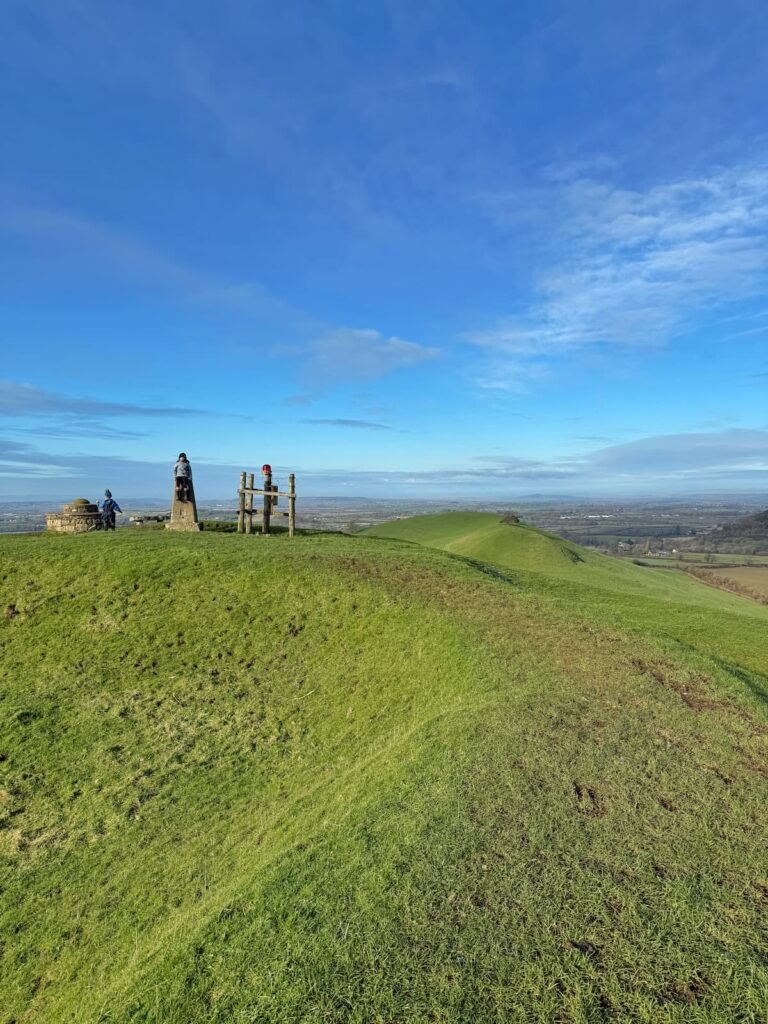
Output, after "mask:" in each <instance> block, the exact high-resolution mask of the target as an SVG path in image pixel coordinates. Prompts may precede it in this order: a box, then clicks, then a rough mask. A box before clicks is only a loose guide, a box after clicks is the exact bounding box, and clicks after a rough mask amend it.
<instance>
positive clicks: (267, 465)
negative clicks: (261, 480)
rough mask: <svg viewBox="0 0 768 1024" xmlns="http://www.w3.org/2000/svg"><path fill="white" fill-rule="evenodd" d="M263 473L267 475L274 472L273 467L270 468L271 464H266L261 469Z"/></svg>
mask: <svg viewBox="0 0 768 1024" xmlns="http://www.w3.org/2000/svg"><path fill="white" fill-rule="evenodd" d="M261 472H262V473H265V474H266V473H271V472H272V467H271V466H270V464H269V463H268V462H265V463H264V465H263V466H262V467H261Z"/></svg>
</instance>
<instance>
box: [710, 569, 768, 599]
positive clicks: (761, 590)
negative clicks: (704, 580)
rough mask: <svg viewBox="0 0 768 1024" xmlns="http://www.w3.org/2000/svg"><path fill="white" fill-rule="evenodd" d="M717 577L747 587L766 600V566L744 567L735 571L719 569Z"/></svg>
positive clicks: (767, 590)
mask: <svg viewBox="0 0 768 1024" xmlns="http://www.w3.org/2000/svg"><path fill="white" fill-rule="evenodd" d="M717 575H718V576H719V577H721V578H724V579H728V580H735V582H736V583H739V584H740V585H741V586H744V587H749V589H750V590H753V591H754V592H755V593H756V594H761V595H762V596H763V597H766V598H768V566H760V565H745V566H738V567H737V568H735V569H729V568H726V567H723V568H719V567H718V570H717Z"/></svg>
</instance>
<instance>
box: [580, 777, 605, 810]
mask: <svg viewBox="0 0 768 1024" xmlns="http://www.w3.org/2000/svg"><path fill="white" fill-rule="evenodd" d="M573 795H574V796H575V797H576V808H577V810H578V812H579V814H584V815H586V816H587V817H588V818H602V817H603V815H604V814H605V807H604V806H603V801H602V800H601V798H600V796H599V794H598V793H597V792H596V790H594V789H593V788H592V787H591V786H582V785H581V783H579V782H574V783H573Z"/></svg>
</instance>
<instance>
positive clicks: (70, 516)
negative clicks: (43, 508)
mask: <svg viewBox="0 0 768 1024" xmlns="http://www.w3.org/2000/svg"><path fill="white" fill-rule="evenodd" d="M45 521H46V524H47V528H48V529H49V530H51V531H52V532H53V533H90V532H91V530H100V529H101V526H102V523H101V513H100V512H99V506H98V505H95V504H93V502H90V501H88V499H87V498H75V500H74V501H70V503H69V504H68V505H64V507H63V508H62V510H61V512H49V513H48V514H47V515H46V517H45Z"/></svg>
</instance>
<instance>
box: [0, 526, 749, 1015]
mask: <svg viewBox="0 0 768 1024" xmlns="http://www.w3.org/2000/svg"><path fill="white" fill-rule="evenodd" d="M429 518H430V519H431V520H432V521H431V522H430V523H427V522H426V519H424V520H420V521H414V522H412V523H411V524H410V527H409V526H408V524H407V523H398V524H394V525H393V526H391V527H389V528H388V529H391V530H398V531H402V530H411V531H412V530H413V529H414V528H415V529H416V530H418V531H422V537H421V538H420V539H422V541H423V542H424V543H426V544H434V547H444V548H446V549H447V551H440V550H434V549H430V547H428V546H420V545H416V544H403V543H399V542H398V541H397V540H386V539H385V540H382V539H376V538H365V537H354V538H346V537H341V536H314V537H300V538H296V539H295V540H293V541H288V540H287V539H285V538H277V537H276V538H272V539H266V538H259V537H252V538H247V537H241V536H228V535H216V534H213V533H203V534H200V535H195V536H185V535H183V534H169V533H166V532H163V533H155V532H151V531H150V532H147V533H139V532H138V531H137V532H136V533H130V532H128V531H125V532H124V533H122V534H121V533H119V532H118V533H117V534H116V535H115V534H113V535H92V536H82V537H64V536H62V537H59V536H36V537H6V538H0V616H2V617H1V618H0V651H1V652H2V659H1V661H0V771H2V776H3V781H2V782H0V787H2V790H1V791H0V856H2V875H1V877H0V892H1V894H2V895H1V896H0V901H1V902H0V938H1V939H2V945H1V946H0V1022H2V1024H10V1022H11V1021H21V1020H24V1021H25V1022H27V1021H30V1022H43V1021H45V1022H56V1024H64V1022H75V1021H77V1022H89V1024H90V1022H96V1021H102V1022H109V1024H118V1022H119V1024H128V1022H129V1021H130V1022H133V1024H136V1022H153V1024H191V1022H222V1024H223V1022H225V1021H226V1022H231V1021H243V1022H244V1021H253V1022H257V1021H258V1022H261V1021H269V1022H272V1021H274V1022H286V1024H287V1022H298V1021H302V1022H318V1024H319V1022H329V1021H330V1022H335V1021H338V1022H341V1021H345V1022H346V1021H354V1022H360V1024H362V1022H372V1021H382V1022H383V1021H388V1022H389V1021H392V1022H394V1021H408V1022H420V1021H425V1022H426V1021H467V1022H470V1021H471V1022H481V1021H542V1022H543V1021H553V1020H558V1021H561V1022H586V1021H602V1020H605V1021H609V1020H610V1021H615V1020H626V1021H647V1022H654V1024H656V1022H672V1021H675V1022H676V1021H681V1022H682V1021H693V1020H697V1021H722V1022H731V1021H734V1020H743V1021H750V1020H754V1021H758V1020H760V1014H761V1013H764V1008H765V1006H766V1005H768V971H767V970H766V961H765V951H766V950H765V932H764V930H763V924H764V912H765V909H766V901H768V876H767V875H766V868H765V858H764V836H765V826H766V801H765V796H766V774H768V773H766V769H765V754H766V751H767V750H768V725H767V724H766V723H767V722H768V719H767V718H766V715H765V701H766V691H767V689H768V680H767V679H766V676H765V675H764V674H763V673H764V669H765V665H766V664H768V659H767V658H766V657H765V652H766V648H765V643H766V641H765V633H766V632H768V631H767V630H766V629H765V625H766V620H768V609H766V608H763V607H761V606H759V605H754V604H752V603H750V602H747V601H745V600H741V599H739V598H738V597H735V596H732V595H728V594H721V593H719V592H717V591H714V590H712V589H711V588H707V587H704V586H702V585H700V584H698V583H697V582H696V581H695V580H689V579H687V578H685V577H682V576H681V581H682V585H683V586H684V587H685V588H686V589H685V591H684V593H683V596H682V598H681V599H679V600H678V599H677V598H676V597H675V593H676V589H675V588H677V587H678V586H680V585H681V584H678V583H677V582H676V581H674V582H670V583H668V584H667V583H665V582H664V579H660V577H664V578H665V574H658V573H653V572H651V571H650V570H649V571H645V570H643V569H641V568H638V567H635V566H626V565H623V564H621V565H619V566H618V568H617V570H616V571H617V572H618V570H619V569H621V570H622V572H628V571H629V570H632V571H633V572H629V575H627V576H626V579H622V580H618V577H615V576H613V575H612V567H613V563H612V562H610V561H609V563H608V565H607V566H606V565H604V564H602V563H601V562H600V560H599V558H598V556H596V555H588V554H584V553H582V552H581V551H580V549H577V548H573V547H572V546H569V545H563V544H562V542H560V541H557V540H554V539H553V538H548V537H546V536H544V535H542V534H538V533H536V531H530V530H527V528H522V527H520V528H518V527H510V526H506V525H504V524H501V523H499V521H498V520H495V522H493V523H491V522H488V521H487V520H484V521H483V522H482V523H480V522H477V521H474V520H473V521H472V522H469V521H468V522H467V525H468V527H469V528H468V529H467V530H464V533H462V532H461V530H457V529H456V525H457V524H456V522H455V521H454V519H455V517H441V518H443V520H444V521H443V522H442V523H439V522H437V521H436V520H435V519H434V517H429ZM449 519H450V520H452V521H451V522H446V521H445V520H449ZM384 529H385V528H379V529H378V530H377V531H376V532H377V533H381V532H382V531H383V530H384ZM499 529H501V530H505V531H507V533H505V534H502V535H500V536H503V537H509V536H512V537H514V538H515V540H514V542H513V544H512V546H511V548H509V549H508V548H507V547H506V546H505V542H502V540H501V539H500V536H496V535H495V534H496V533H498V530H499ZM484 531H486V532H487V535H484V536H481V534H483V533H484ZM428 535H429V536H430V537H431V539H430V540H426V541H425V540H424V538H426V537H427V536H428ZM403 536H404V535H403ZM436 537H437V538H438V540H439V541H440V543H439V544H438V543H435V538H436ZM462 537H465V538H466V539H465V540H462V539H461V538H462ZM405 539H409V540H414V539H418V538H415V537H414V536H413V534H411V536H408V537H406V538H405ZM529 542H530V544H533V545H538V549H537V550H538V553H537V554H536V555H535V556H534V555H532V554H531V550H530V548H529V547H528V543H529ZM486 545H490V547H491V548H493V550H494V552H495V553H496V555H495V557H493V558H492V557H490V556H489V555H488V553H487V552H488V548H487V547H486ZM512 549H514V550H512ZM447 552H454V553H455V554H459V555H461V557H460V558H456V557H452V556H451V554H449V553H447ZM565 552H570V553H569V554H568V553H565ZM572 556H573V557H572ZM579 559H583V561H579ZM593 559H597V561H594V562H593V561H592V560H593ZM486 561H487V562H493V563H494V564H496V565H498V566H500V567H501V568H500V569H499V570H498V571H497V570H493V571H488V570H487V567H486V565H485V564H484V563H485V562H486ZM635 574H638V575H635ZM654 588H656V589H654ZM670 588H671V589H670ZM608 610H610V614H608ZM659 621H665V622H666V623H667V626H668V628H665V629H663V630H662V629H659V627H658V622H659Z"/></svg>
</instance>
